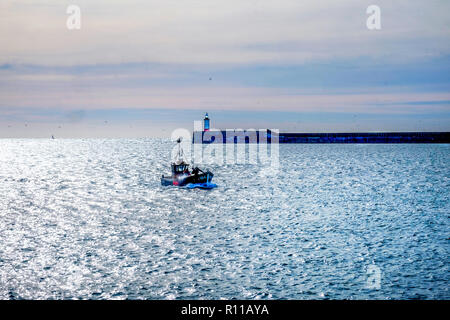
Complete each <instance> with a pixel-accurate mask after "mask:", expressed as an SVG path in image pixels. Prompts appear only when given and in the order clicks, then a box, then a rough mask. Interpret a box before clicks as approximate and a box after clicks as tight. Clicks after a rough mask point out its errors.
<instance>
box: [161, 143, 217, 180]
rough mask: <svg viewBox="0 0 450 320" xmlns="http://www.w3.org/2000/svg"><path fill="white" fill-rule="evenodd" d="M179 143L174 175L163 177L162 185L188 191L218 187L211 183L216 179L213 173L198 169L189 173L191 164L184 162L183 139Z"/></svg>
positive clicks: (174, 163)
mask: <svg viewBox="0 0 450 320" xmlns="http://www.w3.org/2000/svg"><path fill="white" fill-rule="evenodd" d="M177 143H178V152H177V155H176V159H175V161H174V162H172V164H171V169H172V175H170V176H164V175H162V176H161V185H163V186H178V187H186V188H188V189H193V188H201V189H212V188H215V187H217V185H216V184H214V183H211V180H212V178H213V177H214V174H213V173H212V172H211V171H209V170H206V171H203V170H201V169H200V168H198V167H195V168H193V169H192V171H189V163H188V162H187V161H186V160H184V158H185V157H184V152H183V149H182V148H181V138H179V139H178V140H177Z"/></svg>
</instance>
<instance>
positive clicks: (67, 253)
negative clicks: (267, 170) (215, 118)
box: [0, 139, 450, 299]
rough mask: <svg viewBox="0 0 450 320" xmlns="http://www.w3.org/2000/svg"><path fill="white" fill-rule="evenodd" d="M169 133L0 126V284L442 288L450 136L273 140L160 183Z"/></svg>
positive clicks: (283, 291)
mask: <svg viewBox="0 0 450 320" xmlns="http://www.w3.org/2000/svg"><path fill="white" fill-rule="evenodd" d="M172 147H173V144H172V143H171V142H170V141H168V140H154V139H143V140H53V141H52V140H0V195H1V197H0V298H2V299H17V298H25V299H30V298H33V299H41V298H65V299H72V298H76V299H77V298H81V299H97V298H100V299H104V298H115V299H122V298H129V299H173V298H175V299H211V298H216V299H218V298H240V299H252V298H262V299H284V298H286V299H317V298H318V299H321V298H330V299H386V298H387V299H410V298H419V299H431V298H435V299H449V298H450V294H449V292H448V285H449V272H448V271H449V270H448V265H449V258H448V257H449V241H450V238H449V237H450V235H449V214H450V198H449V197H450V196H449V195H450V162H449V159H450V145H281V146H280V158H281V168H282V170H281V172H280V173H279V174H278V175H277V176H270V175H264V174H261V171H260V170H259V169H258V167H256V166H253V165H223V166H209V167H210V168H211V169H212V170H213V171H214V172H215V178H214V180H215V183H217V184H218V185H219V187H218V188H217V189H214V190H211V191H205V190H198V189H194V190H185V189H177V188H174V187H161V186H160V181H159V179H160V176H161V173H166V172H168V169H169V168H168V167H167V163H168V161H169V159H170V150H171V149H172Z"/></svg>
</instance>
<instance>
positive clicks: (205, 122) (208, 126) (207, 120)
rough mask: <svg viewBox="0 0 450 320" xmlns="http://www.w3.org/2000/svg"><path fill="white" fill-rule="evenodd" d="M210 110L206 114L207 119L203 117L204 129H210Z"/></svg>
mask: <svg viewBox="0 0 450 320" xmlns="http://www.w3.org/2000/svg"><path fill="white" fill-rule="evenodd" d="M210 127H211V126H210V123H209V117H208V112H207V113H206V114H205V119H203V131H209V128H210Z"/></svg>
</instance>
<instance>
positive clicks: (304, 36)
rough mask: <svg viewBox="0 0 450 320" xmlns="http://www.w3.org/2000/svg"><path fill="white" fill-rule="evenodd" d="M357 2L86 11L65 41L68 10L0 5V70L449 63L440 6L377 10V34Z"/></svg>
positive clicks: (253, 1) (277, 1)
mask: <svg viewBox="0 0 450 320" xmlns="http://www.w3.org/2000/svg"><path fill="white" fill-rule="evenodd" d="M369 4H371V3H369V2H367V3H366V2H365V1H360V0H347V1H331V0H329V1H297V0H250V1H240V0H228V1H199V0H186V1H172V0H159V1H139V0H129V1H126V2H123V1H111V0H108V1H106V0H99V1H95V2H94V1H86V0H79V1H77V5H79V6H80V8H81V12H82V29H81V30H79V31H69V30H67V28H66V24H65V21H66V19H67V14H66V13H65V9H66V7H67V5H68V3H66V2H63V1H58V0H53V1H51V0H49V1H37V2H36V1H26V0H14V1H13V0H6V2H5V1H2V6H3V8H2V10H1V13H0V47H1V48H2V49H1V54H0V63H15V64H17V63H32V64H47V65H77V64H97V63H114V64H116V63H126V62H151V63H184V64H254V63H256V64H258V63H266V64H267V63H269V64H284V63H286V62H288V63H290V64H292V63H304V62H309V61H318V60H319V61H324V60H327V59H336V58H349V57H361V56H370V57H380V58H383V59H386V60H398V61H400V60H405V59H417V58H423V57H429V56H439V55H445V54H449V53H450V44H449V42H448V41H447V40H448V37H449V34H450V29H449V25H450V23H449V22H450V18H449V16H448V14H447V13H448V11H449V9H450V3H449V2H448V1H437V0H435V1H426V2H424V1H420V0H409V1H388V0H379V1H377V4H378V5H379V6H380V7H381V12H382V30H380V31H376V32H373V31H369V30H367V28H366V26H365V22H366V18H367V14H366V11H365V10H366V8H367V6H368V5H369Z"/></svg>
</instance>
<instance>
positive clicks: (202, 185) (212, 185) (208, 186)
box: [186, 182, 217, 189]
mask: <svg viewBox="0 0 450 320" xmlns="http://www.w3.org/2000/svg"><path fill="white" fill-rule="evenodd" d="M215 187H217V184H215V183H211V182H206V183H189V184H187V185H186V188H188V189H194V188H200V189H213V188H215Z"/></svg>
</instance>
